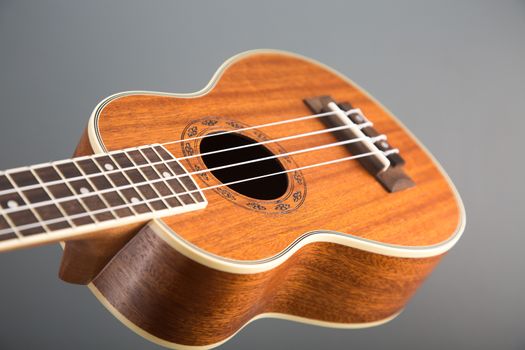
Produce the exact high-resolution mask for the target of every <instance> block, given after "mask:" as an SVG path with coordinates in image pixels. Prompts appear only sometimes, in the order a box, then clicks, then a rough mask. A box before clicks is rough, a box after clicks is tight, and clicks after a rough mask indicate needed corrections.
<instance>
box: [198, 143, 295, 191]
mask: <svg viewBox="0 0 525 350" xmlns="http://www.w3.org/2000/svg"><path fill="white" fill-rule="evenodd" d="M250 144H251V145H253V144H257V141H255V140H253V139H251V138H248V137H246V136H244V135H240V134H221V135H216V136H212V137H205V138H203V139H202V142H201V143H200V153H201V154H203V153H208V152H213V151H217V150H222V149H227V148H234V147H239V146H245V145H250ZM272 155H273V153H272V152H270V151H269V150H268V149H267V148H266V147H264V146H262V145H254V146H251V147H247V148H241V149H234V150H231V151H225V152H220V153H215V154H207V155H204V156H202V157H201V158H202V161H203V162H204V164H205V165H206V166H207V167H208V169H211V168H216V167H221V166H225V165H230V164H236V163H241V162H245V161H250V160H253V159H260V158H265V157H269V156H272ZM283 170H284V168H283V166H282V165H281V163H280V162H279V160H277V159H267V160H262V161H258V162H254V163H249V164H243V165H238V166H231V167H227V168H224V169H219V170H213V171H211V173H212V174H213V176H215V177H216V178H217V179H218V180H219V181H221V182H222V183H225V184H226V183H230V182H234V181H238V180H243V179H248V178H253V177H258V176H261V175H266V174H274V173H278V172H281V171H283ZM228 187H230V188H231V189H232V190H234V191H235V192H237V193H240V194H242V195H245V196H247V197H251V198H254V199H260V200H272V199H276V198H279V197H281V196H282V195H284V194H285V192H286V189H287V188H288V177H287V176H286V174H277V175H273V176H268V177H265V178H262V179H257V180H252V181H247V182H241V183H237V184H232V185H228Z"/></svg>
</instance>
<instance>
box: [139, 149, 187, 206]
mask: <svg viewBox="0 0 525 350" xmlns="http://www.w3.org/2000/svg"><path fill="white" fill-rule="evenodd" d="M141 148H142V147H141ZM138 151H139V153H140V154H142V156H143V157H144V159H146V161H148V157H146V154H145V153H144V152H142V150H141V149H140V148H139V149H138ZM153 151H154V152H155V153H156V154H157V155H158V156H159V159H160V160H163V158H162V157H161V155H160V154H159V153H158V152H157V151H156V150H155V147H153ZM165 167H166V169H167V171H168V172H169V175H170V178H171V176H172V175H173V174H172V173H171V169H170V168H169V167H168V166H167V165H165ZM151 168H152V169H153V171H155V172H156V173H157V175H159V179H161V180H163V181H162V183H163V184H164V185H166V187H167V188H168V190H169V191H170V192H171V193H172V194H174V195H175V199H176V200H177V201H178V202H179V203H180V204H181V205H182V206H185V205H186V204H185V203H184V201H182V199H181V198H180V195H179V194H178V193H177V191H175V190H174V189H173V188H172V187H171V186H170V184H169V183H168V181H167V179H166V177H165V176H164V175H163V174H161V173H160V171H159V169H157V167H156V166H151ZM175 175H176V174H175Z"/></svg>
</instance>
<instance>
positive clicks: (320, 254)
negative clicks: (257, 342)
mask: <svg viewBox="0 0 525 350" xmlns="http://www.w3.org/2000/svg"><path fill="white" fill-rule="evenodd" d="M439 259H440V257H433V258H426V259H403V258H393V257H386V256H382V255H379V254H372V253H367V252H364V251H361V250H357V249H353V248H349V247H344V246H341V245H337V244H332V243H317V244H310V245H307V246H305V247H303V248H302V249H301V250H300V251H298V252H297V253H296V254H294V255H293V256H292V257H291V258H290V259H289V260H288V261H286V262H285V263H283V264H282V265H280V266H279V267H277V268H275V269H273V270H271V271H267V272H263V273H257V274H231V273H226V272H221V271H217V270H214V269H211V268H208V267H205V266H202V265H200V264H198V263H196V262H194V261H192V260H190V259H188V258H186V257H185V256H184V255H182V254H180V253H179V252H177V251H176V250H174V249H173V248H172V247H171V246H170V245H168V244H167V243H166V241H164V240H163V239H162V238H160V237H159V236H157V235H156V233H155V232H154V231H153V230H151V229H150V228H145V229H144V230H142V231H141V232H140V233H139V234H138V235H137V236H135V237H134V238H133V239H132V240H131V241H130V243H129V244H127V245H126V246H125V248H124V249H122V250H121V251H120V252H119V253H118V254H117V255H116V256H115V258H113V259H112V260H111V262H110V263H109V264H108V265H107V266H106V268H105V269H104V270H103V272H102V273H101V274H100V275H99V276H98V277H97V278H96V279H95V280H94V285H95V286H96V288H97V289H98V290H99V292H100V293H102V295H104V298H105V299H106V300H105V301H106V302H108V303H109V304H111V305H112V306H113V307H114V308H115V309H117V310H118V313H119V314H117V315H116V316H117V317H119V318H120V319H121V320H122V321H124V322H126V323H128V325H129V323H133V324H134V326H135V327H138V328H140V330H141V331H140V333H141V334H142V335H143V336H146V337H147V338H148V339H150V340H153V341H157V342H159V343H160V341H159V340H162V341H163V342H162V344H163V345H169V346H175V345H176V344H182V345H192V346H206V345H210V344H216V343H219V342H221V341H224V340H225V339H227V338H228V337H230V336H232V335H233V334H234V333H235V332H236V331H238V330H239V329H240V328H241V327H242V326H243V325H244V324H245V323H246V322H248V321H249V320H251V319H252V318H254V317H256V316H257V315H259V314H262V313H282V314H287V315H291V316H300V317H304V318H308V319H310V321H313V322H315V321H325V322H331V323H334V324H333V325H332V326H336V325H337V324H338V325H339V326H343V324H348V325H351V324H356V323H357V324H362V323H369V322H375V321H380V320H383V319H386V318H388V317H391V316H392V315H394V314H396V313H397V312H399V311H400V310H401V309H402V308H403V306H404V305H405V303H406V302H407V300H408V299H409V298H410V296H412V294H413V293H414V291H415V290H416V288H417V287H418V286H419V285H420V284H421V283H422V281H423V280H424V278H425V277H426V276H427V275H428V274H429V273H430V271H431V270H432V268H433V267H434V266H435V264H436V263H437V262H438V261H439ZM146 333H147V334H146ZM164 342H169V343H172V344H166V343H164Z"/></svg>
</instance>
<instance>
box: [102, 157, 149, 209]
mask: <svg viewBox="0 0 525 350" xmlns="http://www.w3.org/2000/svg"><path fill="white" fill-rule="evenodd" d="M107 155H108V156H109V158H110V159H111V160H112V161H113V163H115V165H116V166H117V168H119V169H120V170H121V173H122V175H124V177H125V178H126V179H127V180H128V181H129V183H130V184H131V188H133V189H134V190H135V192H137V194H138V195H139V197H140V198H141V199H142V200H146V198H144V195H143V194H142V193H141V192H140V191H139V190H138V188H137V186H136V185H135V183H134V182H133V181H132V180H131V178H130V177H129V176H128V174H126V172H125V171H124V170H123V169H122V168H121V167H120V164H118V163H117V162H116V161H115V159H114V158H113V157H112V155H111V154H107ZM145 180H146V182H147V179H145ZM141 184H142V183H141ZM130 202H131V201H130ZM131 205H133V203H131ZM146 206H147V207H148V208H149V210H150V211H152V212H154V211H156V209H154V208H153V207H152V206H151V204H149V203H146Z"/></svg>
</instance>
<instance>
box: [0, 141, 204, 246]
mask: <svg viewBox="0 0 525 350" xmlns="http://www.w3.org/2000/svg"><path fill="white" fill-rule="evenodd" d="M205 205H206V200H205V198H204V197H203V195H202V193H201V192H200V190H199V189H198V188H197V186H196V184H195V182H194V181H193V179H192V178H191V177H190V176H189V175H187V173H186V171H185V169H184V168H183V167H182V166H181V164H180V163H179V161H178V160H177V159H175V158H174V157H173V156H172V155H171V154H170V153H169V152H168V151H167V150H166V149H165V148H164V147H162V146H160V145H151V146H143V147H138V148H131V149H126V150H121V151H115V152H110V153H105V154H99V155H93V156H90V157H81V158H74V159H69V160H64V161H58V162H53V163H46V164H41V165H36V166H31V167H24V168H18V169H13V170H8V171H5V172H0V250H1V249H2V246H3V244H5V243H8V242H7V241H23V240H24V239H27V238H28V237H34V236H35V235H50V234H54V233H57V232H58V231H60V232H64V233H66V232H68V231H70V232H71V233H73V234H74V233H75V232H82V233H83V232H89V231H90V230H89V229H90V228H91V227H92V228H93V229H95V228H96V227H98V226H100V224H102V223H109V222H113V224H117V225H118V224H120V222H121V223H122V224H124V223H127V222H133V221H139V220H147V219H148V218H153V217H160V216H163V215H167V214H173V213H176V212H181V211H189V210H194V209H197V208H201V207H204V206H205ZM117 221H120V222H117ZM33 239H34V238H33ZM44 240H45V238H44Z"/></svg>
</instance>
